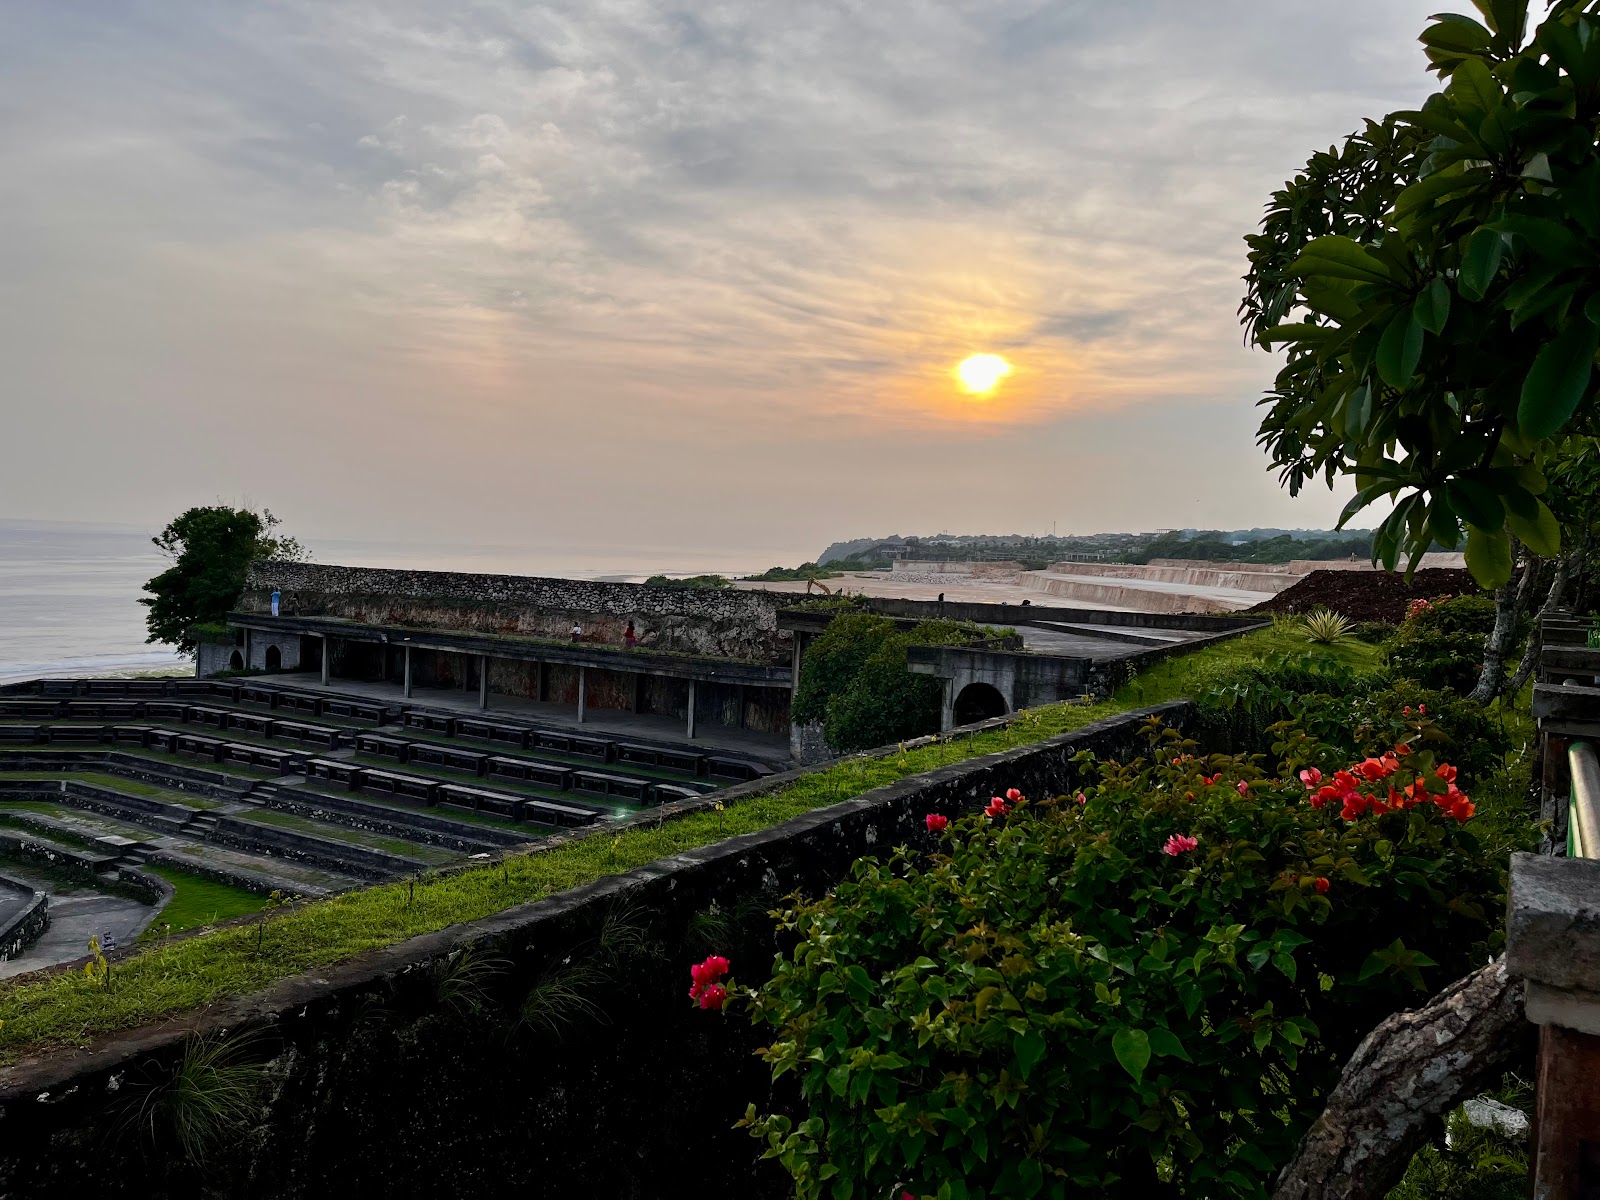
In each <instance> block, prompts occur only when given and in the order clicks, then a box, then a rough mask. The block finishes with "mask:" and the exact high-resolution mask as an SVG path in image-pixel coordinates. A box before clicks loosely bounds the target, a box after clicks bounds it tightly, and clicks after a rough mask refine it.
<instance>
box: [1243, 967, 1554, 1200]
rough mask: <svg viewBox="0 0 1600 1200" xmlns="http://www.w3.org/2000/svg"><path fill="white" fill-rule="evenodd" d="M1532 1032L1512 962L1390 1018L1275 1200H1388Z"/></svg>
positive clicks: (1343, 1082) (1355, 1058)
mask: <svg viewBox="0 0 1600 1200" xmlns="http://www.w3.org/2000/svg"><path fill="white" fill-rule="evenodd" d="M1530 1028H1531V1026H1528V1025H1527V1023H1526V1021H1525V1020H1524V1017H1523V1012H1522V981H1521V980H1520V979H1514V978H1512V977H1511V976H1509V975H1507V974H1506V971H1505V959H1504V958H1499V959H1496V960H1495V961H1494V962H1492V963H1490V964H1489V965H1488V966H1486V967H1483V968H1482V969H1480V970H1478V971H1475V972H1473V973H1472V974H1471V975H1468V976H1467V977H1466V978H1465V979H1458V980H1457V981H1456V982H1455V983H1453V984H1451V985H1450V986H1449V987H1447V988H1446V989H1445V990H1444V991H1442V992H1440V993H1439V994H1438V995H1437V996H1435V997H1434V998H1433V999H1432V1000H1430V1001H1428V1003H1427V1004H1426V1005H1425V1006H1424V1007H1422V1008H1419V1009H1417V1010H1416V1011H1414V1012H1402V1013H1395V1014H1394V1015H1393V1016H1391V1017H1388V1018H1386V1019H1385V1020H1384V1021H1383V1023H1382V1024H1380V1025H1379V1026H1378V1027H1377V1028H1376V1029H1374V1030H1373V1031H1372V1032H1371V1033H1369V1034H1368V1035H1367V1036H1366V1038H1365V1040H1363V1041H1362V1043H1361V1045H1360V1046H1358V1047H1357V1048H1356V1052H1355V1053H1354V1054H1353V1055H1351V1057H1350V1061H1349V1062H1348V1063H1346V1064H1345V1068H1344V1073H1343V1074H1342V1075H1341V1076H1340V1077H1339V1084H1338V1086H1337V1087H1335V1088H1334V1089H1333V1091H1332V1092H1331V1093H1330V1094H1329V1096H1328V1106H1327V1108H1326V1109H1324V1110H1323V1113H1322V1115H1321V1116H1320V1117H1318V1118H1317V1121H1316V1124H1314V1125H1313V1126H1312V1127H1311V1129H1310V1131H1309V1132H1307V1134H1306V1136H1305V1140H1304V1141H1302V1142H1301V1143H1300V1152H1299V1153H1298V1154H1297V1155H1296V1156H1295V1160H1294V1161H1293V1162H1292V1163H1290V1164H1289V1165H1288V1166H1287V1167H1286V1168H1284V1171H1283V1174H1282V1175H1280V1176H1279V1177H1278V1188H1277V1190H1276V1191H1275V1192H1273V1194H1272V1195H1273V1200H1383V1197H1384V1196H1385V1195H1386V1194H1387V1193H1388V1191H1389V1189H1390V1188H1391V1187H1393V1186H1394V1185H1395V1184H1396V1183H1397V1182H1398V1181H1399V1179H1400V1177H1401V1176H1402V1175H1404V1174H1405V1170H1406V1164H1408V1163H1409V1162H1410V1161H1411V1156H1412V1155H1413V1154H1415V1153H1416V1152H1417V1150H1418V1149H1420V1148H1421V1146H1422V1144H1423V1143H1424V1142H1426V1141H1427V1140H1428V1138H1429V1137H1430V1136H1432V1135H1433V1134H1434V1133H1435V1131H1436V1130H1437V1129H1438V1128H1439V1123H1440V1122H1441V1121H1442V1120H1443V1119H1444V1117H1445V1115H1446V1114H1447V1113H1448V1112H1449V1111H1450V1110H1451V1109H1453V1108H1454V1107H1455V1106H1456V1105H1457V1104H1460V1103H1461V1101H1463V1100H1465V1099H1468V1098H1469V1097H1471V1096H1475V1095H1477V1094H1478V1093H1479V1092H1481V1091H1482V1090H1483V1089H1484V1088H1485V1087H1487V1086H1489V1085H1491V1084H1493V1083H1494V1082H1496V1081H1497V1080H1498V1079H1499V1078H1500V1076H1501V1074H1502V1073H1503V1072H1504V1071H1505V1069H1506V1068H1507V1066H1509V1065H1510V1064H1511V1063H1512V1062H1513V1061H1514V1060H1515V1058H1516V1056H1517V1054H1518V1052H1519V1051H1520V1050H1521V1048H1522V1047H1523V1045H1524V1038H1525V1035H1526V1033H1527V1031H1528V1030H1529V1029H1530Z"/></svg>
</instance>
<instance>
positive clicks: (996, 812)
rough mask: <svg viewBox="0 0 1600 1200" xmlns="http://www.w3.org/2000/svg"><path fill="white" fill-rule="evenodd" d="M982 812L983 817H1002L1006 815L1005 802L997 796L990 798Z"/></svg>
mask: <svg viewBox="0 0 1600 1200" xmlns="http://www.w3.org/2000/svg"><path fill="white" fill-rule="evenodd" d="M983 812H984V815H985V816H990V817H1003V816H1005V815H1006V802H1005V801H1004V800H1002V799H1000V797H999V796H990V797H989V805H988V807H987V808H985V809H984V810H983Z"/></svg>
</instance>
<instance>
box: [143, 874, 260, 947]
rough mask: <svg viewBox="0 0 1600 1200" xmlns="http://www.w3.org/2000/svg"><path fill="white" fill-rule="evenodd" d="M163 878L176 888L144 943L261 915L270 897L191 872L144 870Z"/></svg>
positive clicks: (145, 933) (152, 925)
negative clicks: (201, 926) (200, 927)
mask: <svg viewBox="0 0 1600 1200" xmlns="http://www.w3.org/2000/svg"><path fill="white" fill-rule="evenodd" d="M144 869H145V870H146V871H148V872H150V874H152V875H159V876H161V878H163V879H165V880H166V881H167V882H168V883H170V884H171V885H172V886H173V888H174V889H175V890H174V891H173V894H172V899H171V900H169V901H168V902H167V906H166V908H164V909H162V910H161V914H160V915H159V916H158V917H156V919H155V920H154V921H152V922H151V923H150V927H149V928H148V929H146V930H145V931H144V933H142V934H140V935H139V940H140V941H141V942H154V941H159V940H160V939H161V938H164V937H166V936H167V935H168V934H172V933H182V932H183V931H184V930H185V929H193V928H195V927H196V926H199V925H215V924H216V923H217V922H218V921H226V920H227V919H228V918H229V917H242V916H244V915H245V914H246V913H253V912H260V911H261V910H262V909H263V908H265V907H266V906H267V898H266V897H265V896H259V895H257V894H256V893H255V892H247V891H245V890H244V889H243V888H236V887H233V886H232V885H230V884H226V883H218V882H216V881H215V880H212V879H206V878H205V877H204V876H201V875H192V874H190V873H189V872H188V871H179V870H176V869H175V868H173V867H167V866H156V865H154V864H151V865H149V866H146V867H145V868H144Z"/></svg>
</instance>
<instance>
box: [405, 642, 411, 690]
mask: <svg viewBox="0 0 1600 1200" xmlns="http://www.w3.org/2000/svg"><path fill="white" fill-rule="evenodd" d="M406 699H407V700H409V699H411V646H410V645H409V644H408V645H407V646H406Z"/></svg>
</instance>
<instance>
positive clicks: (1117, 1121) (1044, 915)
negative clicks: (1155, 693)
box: [729, 730, 1503, 1200]
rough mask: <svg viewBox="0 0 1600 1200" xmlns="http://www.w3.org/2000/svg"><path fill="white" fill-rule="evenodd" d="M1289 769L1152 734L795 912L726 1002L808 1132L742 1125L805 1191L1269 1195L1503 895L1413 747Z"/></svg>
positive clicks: (762, 1123)
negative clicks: (1359, 1052)
mask: <svg viewBox="0 0 1600 1200" xmlns="http://www.w3.org/2000/svg"><path fill="white" fill-rule="evenodd" d="M1289 752H1290V758H1289V760H1288V761H1286V762H1285V763H1284V765H1283V767H1282V769H1281V771H1280V774H1279V776H1277V777H1273V778H1268V777H1265V776H1264V774H1263V772H1262V771H1261V770H1260V769H1259V768H1258V767H1256V766H1255V765H1253V763H1252V761H1251V760H1248V759H1242V758H1225V757H1222V756H1211V757H1196V756H1194V754H1193V745H1192V743H1185V742H1182V741H1180V740H1179V739H1178V738H1177V737H1176V735H1175V734H1173V733H1171V732H1170V731H1164V730H1153V731H1152V741H1151V751H1150V756H1149V757H1148V758H1146V759H1142V760H1138V761H1134V762H1131V763H1129V764H1127V765H1125V766H1119V765H1116V764H1106V765H1094V764H1092V763H1090V762H1087V761H1086V762H1085V766H1086V768H1090V769H1092V770H1093V771H1095V772H1096V773H1097V775H1098V783H1096V784H1095V785H1093V786H1091V787H1088V788H1085V789H1084V791H1083V792H1082V793H1080V794H1078V795H1077V796H1075V797H1063V798H1060V799H1057V800H1053V801H1047V802H1044V803H1038V804H1029V803H1026V802H1019V803H1014V804H1008V803H1007V802H1005V801H997V802H996V803H993V804H991V806H990V809H989V810H988V811H987V813H986V814H984V815H979V816H973V817H968V818H964V819H961V820H957V821H952V822H949V823H948V827H947V828H943V827H942V825H941V822H942V821H943V818H941V817H937V816H935V817H932V818H931V819H930V822H929V828H930V831H933V830H940V829H942V832H939V833H937V834H934V833H930V838H934V837H936V838H937V845H936V847H935V848H934V849H932V851H931V852H927V851H923V850H904V849H902V850H900V851H897V852H896V853H895V854H894V855H893V856H892V857H891V858H890V859H889V860H888V861H887V862H884V863H879V862H877V861H874V860H863V861H862V862H860V863H858V864H857V866H856V870H855V874H854V877H853V879H852V880H851V881H850V882H848V883H846V884H844V885H841V886H840V887H839V888H838V889H837V890H836V892H835V893H834V894H833V895H831V896H828V897H826V898H824V899H822V900H818V901H815V902H799V903H796V904H794V905H793V906H792V907H790V908H789V909H788V910H787V911H785V912H784V913H783V914H782V920H781V924H782V927H783V929H784V930H785V932H786V933H787V934H788V935H790V936H792V937H793V938H795V939H796V942H797V944H796V945H795V948H794V950H793V952H792V953H791V954H789V955H786V956H783V955H781V956H780V957H779V959H778V961H777V963H776V964H775V973H774V975H773V977H772V979H771V981H770V982H769V983H768V984H766V985H765V986H764V987H763V988H761V989H760V990H759V991H758V992H750V993H746V994H745V995H746V996H747V998H748V1002H749V1003H750V1004H751V1005H752V1007H753V1013H754V1017H755V1019H756V1020H757V1021H758V1022H761V1023H764V1024H766V1025H768V1026H770V1027H771V1028H772V1030H773V1040H772V1043H771V1045H770V1046H768V1047H767V1048H766V1050H765V1051H764V1052H763V1053H764V1055H765V1057H766V1059H767V1061H768V1062H769V1064H770V1065H771V1068H772V1071H773V1074H774V1076H775V1077H776V1076H782V1075H785V1074H791V1073H792V1074H793V1075H795V1076H796V1077H797V1078H798V1081H799V1086H800V1090H801V1093H802V1096H803V1098H804V1105H803V1111H801V1112H799V1113H796V1114H783V1113H778V1114H771V1115H766V1116H760V1115H757V1114H756V1113H755V1112H754V1110H753V1109H752V1111H751V1112H750V1114H749V1116H748V1117H747V1123H748V1124H749V1125H750V1127H751V1129H752V1131H753V1132H754V1133H755V1134H756V1135H757V1136H758V1137H760V1138H762V1139H763V1140H764V1141H765V1142H766V1145H767V1149H766V1154H767V1156H768V1157H771V1158H775V1159H777V1160H778V1161H779V1162H780V1163H782V1165H783V1166H784V1167H785V1168H786V1169H787V1170H788V1171H789V1172H790V1173H791V1175H792V1176H793V1178H794V1180H795V1183H796V1188H797V1194H798V1196H799V1197H800V1198H801V1200H813V1198H821V1197H837V1198H841V1200H842V1198H844V1197H866V1196H871V1197H877V1196H894V1197H900V1196H902V1194H903V1193H909V1194H910V1195H911V1196H913V1197H916V1198H918V1200H924V1198H927V1197H938V1200H992V1198H996V1197H1033V1196H1049V1197H1066V1196H1069V1195H1086V1194H1093V1195H1105V1196H1125V1197H1146V1196H1152V1195H1182V1196H1204V1197H1213V1196H1215V1197H1263V1196H1265V1195H1266V1194H1267V1189H1268V1186H1269V1184H1270V1181H1271V1179H1272V1177H1273V1175H1274V1173H1275V1171H1276V1169H1277V1168H1278V1167H1280V1166H1281V1165H1282V1164H1283V1163H1284V1162H1285V1161H1286V1160H1287V1159H1288V1158H1289V1157H1290V1156H1291V1155H1292V1153H1293V1150H1294V1148H1295V1146H1296V1145H1297V1143H1298V1141H1299V1139H1300V1136H1301V1135H1302V1134H1303V1132H1304V1131H1305V1129H1306V1127H1307V1126H1308V1125H1309V1123H1310V1121H1311V1120H1312V1119H1313V1118H1314V1117H1315V1115H1316V1114H1317V1112H1319V1111H1320V1109H1321V1106H1322V1102H1323V1098H1324V1097H1325V1095H1326V1094H1327V1092H1328V1090H1329V1089H1330V1088H1331V1087H1332V1085H1333V1083H1334V1081H1335V1080H1336V1078H1337V1076H1338V1072H1339V1068H1340V1066H1341V1064H1342V1063H1343V1061H1344V1059H1345V1058H1346V1057H1347V1056H1348V1055H1349V1053H1350V1052H1351V1051H1352V1050H1353V1049H1354V1047H1355V1044H1356V1042H1357V1041H1358V1039H1359V1038H1360V1036H1361V1035H1362V1033H1364V1032H1365V1031H1366V1030H1367V1029H1369V1028H1371V1027H1372V1026H1373V1025H1374V1024H1376V1022H1377V1021H1378V1020H1379V1019H1381V1018H1382V1017H1383V1016H1385V1015H1387V1014H1388V1013H1389V1012H1391V1011H1393V1010H1394V1009H1395V1008H1397V1007H1401V1006H1403V1005H1405V1004H1407V1003H1412V1002H1415V1001H1416V1000H1418V999H1420V998H1422V997H1424V996H1425V995H1426V994H1428V993H1429V991H1430V990H1431V989H1433V988H1434V987H1436V986H1437V985H1439V984H1441V983H1443V982H1445V981H1447V980H1449V979H1452V978H1455V977H1456V976H1458V975H1460V974H1463V973H1464V972H1466V971H1467V970H1470V969H1472V968H1473V967H1475V966H1477V965H1479V964H1481V963H1482V961H1483V959H1484V955H1486V954H1487V953H1489V952H1491V951H1492V950H1493V949H1494V948H1495V946H1496V944H1497V942H1498V940H1499V938H1500V934H1499V933H1498V930H1497V924H1498V922H1497V920H1496V919H1495V917H1494V915H1493V914H1495V913H1497V912H1498V905H1499V902H1500V898H1501V894H1502V892H1503V876H1502V871H1501V868H1500V866H1499V865H1498V863H1497V862H1495V861H1493V859H1492V858H1491V857H1490V856H1487V855H1485V853H1484V852H1483V850H1482V848H1481V847H1480V846H1479V844H1478V842H1477V839H1476V838H1475V837H1474V834H1473V829H1472V824H1471V822H1470V820H1468V818H1469V817H1470V815H1471V812H1472V808H1471V803H1470V801H1468V800H1467V799H1466V797H1465V796H1464V795H1463V794H1462V793H1461V792H1460V790H1459V788H1458V786H1457V785H1456V784H1455V782H1454V780H1453V778H1452V776H1453V772H1452V771H1451V770H1449V769H1448V768H1446V767H1443V766H1442V765H1441V764H1439V763H1438V762H1436V761H1435V758H1434V755H1433V754H1432V753H1431V752H1429V751H1423V750H1417V749H1415V748H1413V747H1411V746H1404V745H1403V746H1401V747H1400V748H1398V749H1395V750H1393V751H1392V753H1391V754H1389V755H1387V756H1384V757H1381V758H1374V759H1371V760H1368V761H1366V762H1363V763H1360V764H1356V765H1353V767H1352V769H1351V770H1350V771H1349V772H1348V773H1341V774H1339V775H1334V774H1331V773H1330V774H1329V775H1328V776H1327V777H1326V778H1323V777H1320V776H1319V774H1318V773H1317V772H1316V770H1315V769H1314V768H1312V767H1305V768H1304V770H1305V771H1306V774H1305V776H1304V781H1302V780H1301V779H1300V778H1297V777H1296V773H1297V772H1298V771H1299V770H1301V769H1302V767H1301V764H1302V763H1305V762H1307V761H1309V760H1310V759H1311V758H1312V757H1315V756H1319V755H1320V756H1324V757H1325V756H1326V755H1327V754H1328V753H1330V752H1329V751H1328V750H1327V748H1326V747H1321V746H1318V745H1317V744H1316V743H1315V742H1313V741H1311V740H1310V739H1303V738H1294V739H1291V741H1290V743H1289ZM729 991H730V993H732V994H734V996H735V999H734V1000H733V1001H732V1002H733V1003H738V1002H739V1000H738V995H739V994H740V993H739V992H738V989H736V988H734V987H732V986H731V985H730V987H729Z"/></svg>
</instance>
